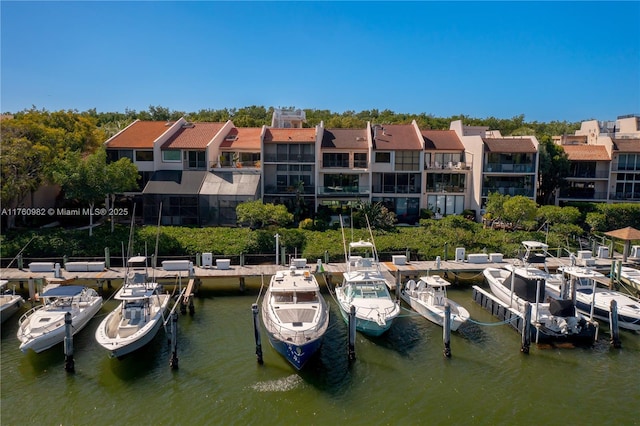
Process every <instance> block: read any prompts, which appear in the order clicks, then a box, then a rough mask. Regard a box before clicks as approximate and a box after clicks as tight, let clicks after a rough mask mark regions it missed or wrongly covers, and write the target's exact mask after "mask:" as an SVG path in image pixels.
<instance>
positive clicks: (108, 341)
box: [95, 256, 171, 358]
mask: <svg viewBox="0 0 640 426" xmlns="http://www.w3.org/2000/svg"><path fill="white" fill-rule="evenodd" d="M161 289H162V287H161V286H160V285H159V284H158V283H157V282H154V281H153V280H149V278H148V274H147V269H146V257H145V256H135V257H132V258H130V259H129V260H128V262H127V275H126V277H125V281H124V283H123V284H122V287H120V289H119V290H118V291H117V292H116V294H115V296H114V299H116V300H119V301H120V304H119V305H118V306H117V307H116V308H115V309H114V310H113V311H111V312H110V313H109V314H108V315H107V316H106V317H105V318H104V319H103V320H102V322H100V325H99V326H98V328H97V329H96V333H95V337H96V341H97V342H98V343H99V344H100V346H102V347H103V348H105V349H106V350H108V351H109V355H110V356H111V357H116V358H121V357H123V356H124V355H127V354H129V353H131V352H133V351H135V350H137V349H140V348H141V347H143V346H144V345H146V344H147V343H149V342H150V341H151V340H152V339H153V338H154V337H155V336H156V334H157V333H158V330H159V329H160V327H161V326H162V325H163V324H164V313H165V311H166V309H167V306H168V304H169V299H170V298H171V296H170V295H169V294H167V293H162V291H161Z"/></svg>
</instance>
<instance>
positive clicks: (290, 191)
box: [264, 185, 315, 195]
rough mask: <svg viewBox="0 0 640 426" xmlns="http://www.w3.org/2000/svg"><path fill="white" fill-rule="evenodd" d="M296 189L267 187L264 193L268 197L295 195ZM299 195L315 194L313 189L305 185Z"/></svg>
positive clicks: (292, 187) (280, 186) (285, 186)
mask: <svg viewBox="0 0 640 426" xmlns="http://www.w3.org/2000/svg"><path fill="white" fill-rule="evenodd" d="M296 190H297V187H294V186H287V185H267V186H265V188H264V193H265V194H269V195H276V194H277V195H294V194H296ZM301 194H304V195H313V194H315V187H313V186H307V185H305V186H304V187H303V189H302V192H301Z"/></svg>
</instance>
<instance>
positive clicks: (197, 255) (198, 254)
mask: <svg viewBox="0 0 640 426" xmlns="http://www.w3.org/2000/svg"><path fill="white" fill-rule="evenodd" d="M196 266H197V267H198V268H199V267H200V266H202V263H200V253H196Z"/></svg>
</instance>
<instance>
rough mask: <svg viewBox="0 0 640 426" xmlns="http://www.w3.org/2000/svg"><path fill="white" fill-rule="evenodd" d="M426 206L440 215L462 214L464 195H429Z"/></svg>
mask: <svg viewBox="0 0 640 426" xmlns="http://www.w3.org/2000/svg"><path fill="white" fill-rule="evenodd" d="M427 208H428V209H429V210H431V211H432V212H434V213H436V214H439V215H442V216H445V215H448V214H462V211H463V210H464V195H429V196H428V197H427Z"/></svg>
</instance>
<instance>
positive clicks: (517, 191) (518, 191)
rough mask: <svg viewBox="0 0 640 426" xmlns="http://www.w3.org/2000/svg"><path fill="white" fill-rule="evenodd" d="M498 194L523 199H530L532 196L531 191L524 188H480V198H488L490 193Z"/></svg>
mask: <svg viewBox="0 0 640 426" xmlns="http://www.w3.org/2000/svg"><path fill="white" fill-rule="evenodd" d="M492 192H498V193H500V194H502V195H511V196H514V195H523V196H525V197H529V198H532V197H533V196H534V194H533V189H526V188H512V187H498V188H482V196H483V197H488V196H489V194H490V193H492Z"/></svg>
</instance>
